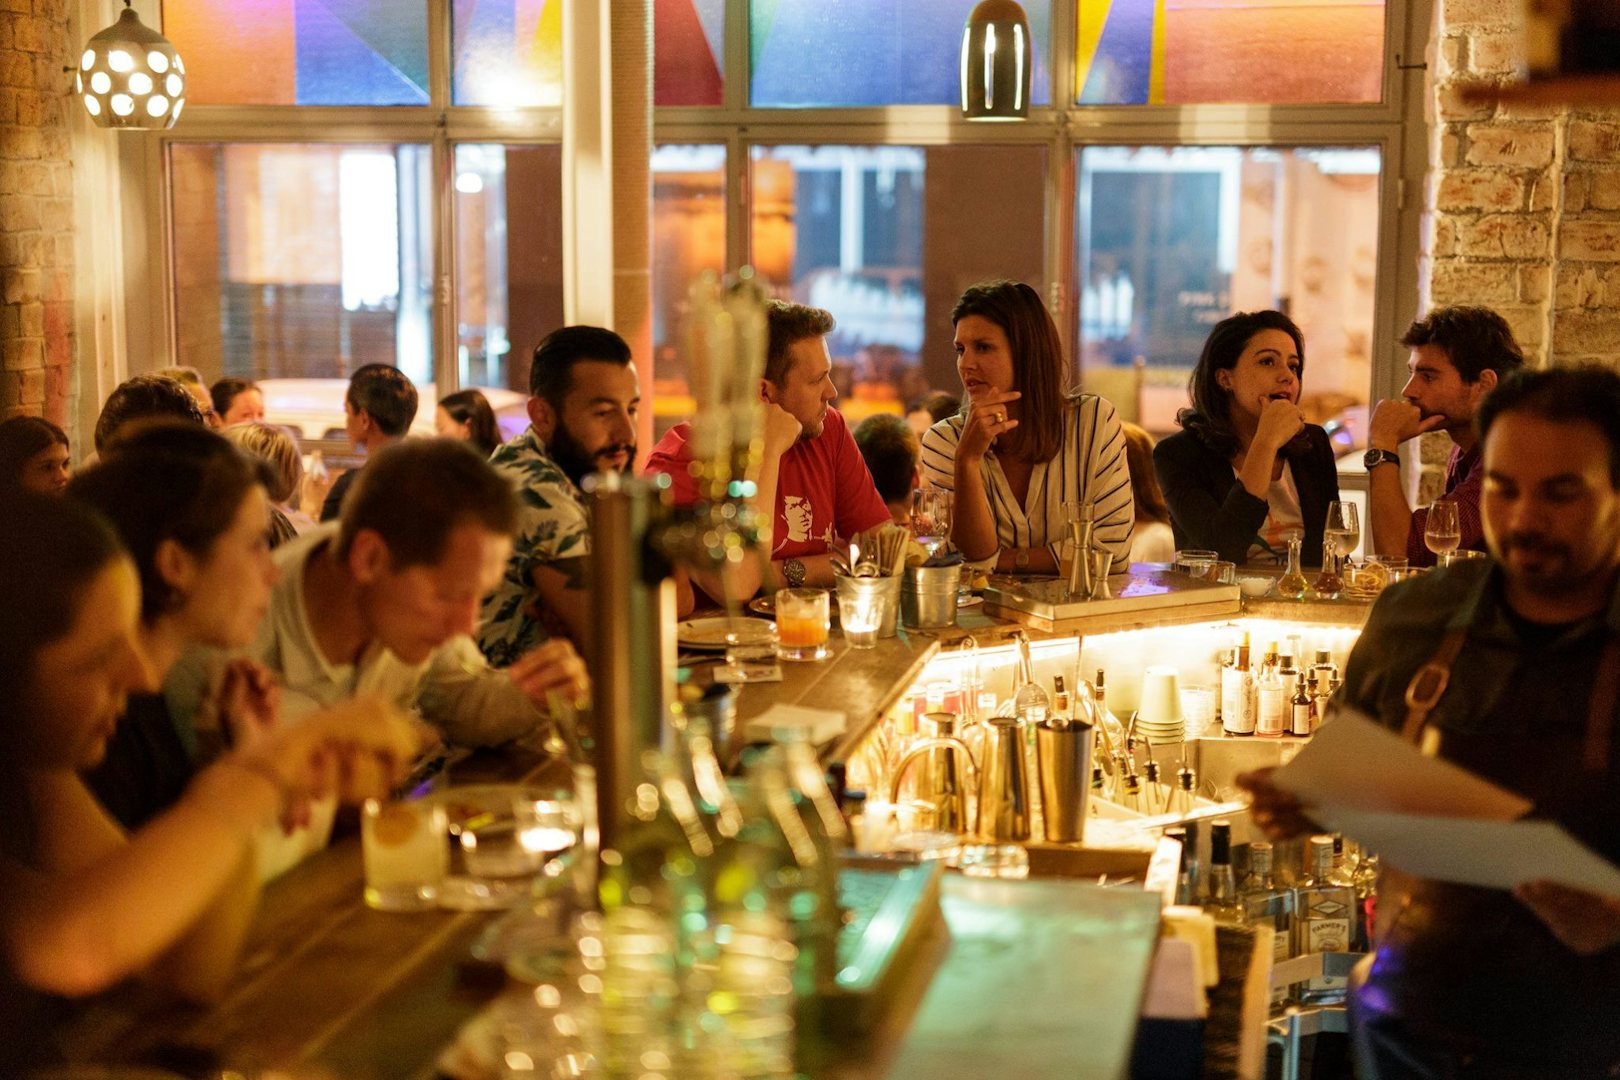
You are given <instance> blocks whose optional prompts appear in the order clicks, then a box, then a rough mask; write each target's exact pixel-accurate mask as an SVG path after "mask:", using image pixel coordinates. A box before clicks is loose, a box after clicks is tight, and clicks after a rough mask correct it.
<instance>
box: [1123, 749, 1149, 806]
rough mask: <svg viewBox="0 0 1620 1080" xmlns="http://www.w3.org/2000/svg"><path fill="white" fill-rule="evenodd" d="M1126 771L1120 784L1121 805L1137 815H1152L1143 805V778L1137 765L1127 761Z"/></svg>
mask: <svg viewBox="0 0 1620 1080" xmlns="http://www.w3.org/2000/svg"><path fill="white" fill-rule="evenodd" d="M1125 769H1126V772H1125V775H1124V776H1123V777H1122V778H1121V779H1120V782H1119V798H1118V800H1117V801H1118V802H1119V805H1121V806H1123V807H1124V808H1125V809H1127V810H1129V811H1131V812H1132V813H1135V814H1150V813H1152V811H1151V810H1148V809H1147V808H1145V807H1144V806H1143V805H1142V777H1141V776H1139V775H1138V774H1137V772H1136V765H1135V764H1134V763H1132V762H1131V761H1130V760H1129V759H1127V760H1126V762H1125Z"/></svg>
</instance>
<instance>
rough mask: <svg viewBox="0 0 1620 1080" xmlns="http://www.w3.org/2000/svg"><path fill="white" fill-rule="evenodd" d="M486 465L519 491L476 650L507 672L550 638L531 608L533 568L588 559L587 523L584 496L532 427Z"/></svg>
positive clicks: (485, 604)
mask: <svg viewBox="0 0 1620 1080" xmlns="http://www.w3.org/2000/svg"><path fill="white" fill-rule="evenodd" d="M489 463H490V464H491V465H493V466H495V468H496V469H498V470H500V471H501V472H502V473H503V474H505V475H506V477H507V478H508V479H509V480H511V482H512V487H513V489H514V490H516V492H517V496H518V532H517V536H516V537H514V538H513V541H512V557H511V558H510V559H509V560H507V563H506V573H504V574H503V575H502V576H501V581H500V584H498V585H496V586H495V591H494V592H492V593H490V594H489V595H488V596H486V597H484V602H483V608H482V610H481V611H480V612H479V616H478V647H479V648H480V649H482V650H483V651H484V655H485V656H486V657H488V658H489V662H490V663H491V664H493V665H495V666H496V667H506V666H508V665H510V664H511V663H512V662H513V661H514V660H516V659H518V657H520V656H523V655H524V654H525V653H527V652H529V651H530V650H531V649H533V648H534V647H535V646H537V645H540V644H541V643H543V642H544V641H545V640H546V639H547V638H548V637H549V636H550V634H549V633H548V632H547V630H546V628H545V626H544V625H543V624H542V623H541V621H540V620H539V619H537V618H536V617H535V613H534V611H533V609H532V607H533V605H534V604H536V603H538V602H539V598H538V595H537V594H536V592H535V589H534V576H533V574H534V568H535V567H537V566H541V565H544V564H548V563H557V562H561V561H563V560H565V559H579V558H584V557H585V556H587V555H589V554H590V553H591V522H590V514H589V512H588V511H587V509H586V507H585V497H584V495H583V493H581V492H580V490H579V488H578V487H576V486H575V485H574V482H573V481H572V480H570V479H569V478H568V474H566V473H564V472H563V471H562V469H561V468H560V467H559V466H558V465H557V463H556V462H555V461H553V460H552V458H551V455H550V454H549V453H548V452H547V451H546V444H545V442H544V441H543V440H542V439H541V438H540V436H539V435H537V434H536V433H535V430H534V428H532V427H531V428H529V429H528V430H526V431H524V433H523V434H522V435H519V436H518V437H517V438H515V439H513V440H512V441H511V442H508V443H504V444H502V445H501V446H498V447H496V448H495V453H494V454H492V455H491V456H490V459H489Z"/></svg>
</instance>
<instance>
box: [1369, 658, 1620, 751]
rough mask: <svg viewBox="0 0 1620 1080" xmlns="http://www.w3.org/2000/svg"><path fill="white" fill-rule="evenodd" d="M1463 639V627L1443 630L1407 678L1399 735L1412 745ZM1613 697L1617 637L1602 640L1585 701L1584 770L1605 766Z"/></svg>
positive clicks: (1617, 680) (1619, 666) (1617, 681)
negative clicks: (1436, 645) (1437, 643)
mask: <svg viewBox="0 0 1620 1080" xmlns="http://www.w3.org/2000/svg"><path fill="white" fill-rule="evenodd" d="M1467 640H1468V632H1467V631H1466V630H1463V629H1453V630H1448V631H1446V635H1445V637H1443V638H1441V639H1440V647H1439V648H1438V649H1436V650H1435V652H1434V655H1433V656H1432V657H1430V658H1429V661H1428V663H1426V664H1424V665H1423V666H1422V667H1420V668H1418V669H1417V670H1416V671H1415V672H1413V673H1412V679H1411V681H1410V682H1408V683H1407V684H1406V696H1405V700H1406V722H1405V723H1404V724H1403V725H1401V738H1403V739H1405V740H1406V741H1407V742H1409V743H1412V744H1414V745H1416V744H1417V743H1418V741H1419V739H1420V738H1421V737H1422V735H1423V729H1424V726H1425V725H1426V724H1427V723H1428V719H1429V713H1430V712H1431V711H1432V710H1433V709H1434V707H1435V705H1437V704H1439V701H1440V697H1441V695H1443V694H1444V693H1445V692H1446V687H1447V686H1448V685H1450V683H1451V665H1452V664H1454V663H1456V662H1457V656H1458V654H1459V653H1461V652H1462V647H1463V644H1464V642H1466V641H1467ZM1617 700H1620V638H1616V637H1610V638H1608V639H1607V640H1606V641H1604V643H1603V654H1602V656H1601V657H1600V658H1599V660H1598V669H1597V675H1596V677H1595V679H1594V680H1593V683H1592V696H1591V698H1590V700H1589V701H1588V703H1587V711H1586V738H1585V741H1584V743H1583V749H1582V752H1581V766H1582V768H1584V769H1586V770H1587V771H1588V772H1602V771H1603V770H1604V769H1607V768H1608V767H1609V759H1610V756H1611V754H1612V752H1613V742H1614V739H1613V732H1614V707H1615V703H1616V701H1617Z"/></svg>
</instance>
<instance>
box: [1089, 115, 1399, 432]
mask: <svg viewBox="0 0 1620 1080" xmlns="http://www.w3.org/2000/svg"><path fill="white" fill-rule="evenodd" d="M1379 168H1380V160H1379V152H1378V150H1377V149H1376V148H1351V149H1309V150H1305V149H1299V150H1281V149H1269V148H1268V149H1244V148H1239V147H1210V148H1191V147H1178V148H1157V147H1145V148H1130V147H1091V148H1088V149H1086V150H1083V151H1081V152H1080V192H1079V195H1080V198H1079V208H1078V209H1079V212H1078V214H1077V221H1078V223H1079V228H1080V245H1079V258H1080V267H1079V270H1080V273H1079V274H1078V277H1079V278H1080V281H1081V283H1082V286H1081V287H1082V291H1081V302H1080V351H1081V358H1082V360H1081V362H1082V368H1083V374H1084V378H1085V382H1086V385H1087V388H1088V389H1092V390H1095V391H1096V392H1098V393H1100V394H1103V395H1104V396H1105V397H1108V398H1110V399H1111V400H1112V401H1113V402H1114V403H1115V405H1117V406H1119V409H1120V412H1121V413H1122V414H1123V415H1124V416H1125V418H1126V419H1130V420H1136V421H1137V422H1138V423H1140V424H1141V425H1142V426H1143V427H1145V428H1147V429H1148V430H1149V431H1151V432H1153V433H1154V434H1156V435H1162V434H1165V433H1167V432H1171V431H1175V430H1177V425H1176V422H1175V414H1176V410H1177V409H1180V408H1181V407H1183V406H1184V405H1186V404H1187V376H1188V375H1189V374H1190V373H1191V371H1192V368H1193V365H1194V364H1196V363H1197V361H1198V354H1199V352H1200V351H1201V350H1202V348H1203V344H1204V338H1205V337H1206V336H1207V335H1208V333H1209V329H1210V327H1211V326H1213V325H1214V324H1215V323H1216V322H1219V321H1220V320H1221V319H1223V318H1225V317H1226V316H1228V315H1230V314H1232V313H1233V312H1237V311H1254V310H1257V309H1261V308H1276V309H1279V310H1281V311H1285V312H1287V313H1288V314H1289V316H1291V317H1292V318H1293V319H1294V321H1296V322H1297V323H1299V326H1300V329H1301V330H1302V331H1304V334H1305V346H1306V357H1307V361H1308V362H1307V364H1306V369H1305V379H1304V396H1303V398H1302V400H1301V403H1302V405H1303V406H1304V408H1305V411H1306V414H1307V415H1308V416H1309V417H1310V418H1311V420H1312V421H1313V422H1317V423H1323V422H1326V421H1328V420H1330V419H1333V418H1335V417H1338V418H1340V419H1341V420H1344V421H1348V422H1349V423H1350V424H1351V425H1352V427H1354V428H1355V430H1358V431H1359V430H1362V429H1361V428H1360V427H1359V426H1357V425H1359V424H1360V423H1361V416H1362V414H1361V413H1359V412H1356V411H1354V410H1353V407H1356V406H1364V405H1365V404H1366V401H1367V391H1368V387H1369V386H1370V385H1371V382H1372V367H1371V365H1372V359H1371V344H1372V323H1373V287H1374V284H1375V277H1376V270H1377V264H1378V243H1377V236H1378V177H1379ZM1138 365H1140V366H1138ZM1346 410H1352V411H1350V412H1348V413H1347V411H1346Z"/></svg>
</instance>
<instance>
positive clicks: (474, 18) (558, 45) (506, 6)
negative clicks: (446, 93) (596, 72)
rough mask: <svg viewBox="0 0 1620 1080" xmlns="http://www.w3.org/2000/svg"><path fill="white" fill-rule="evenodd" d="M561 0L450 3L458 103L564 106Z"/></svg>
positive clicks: (464, 0) (453, 82)
mask: <svg viewBox="0 0 1620 1080" xmlns="http://www.w3.org/2000/svg"><path fill="white" fill-rule="evenodd" d="M562 9H563V0H451V4H450V13H451V14H450V17H451V20H452V29H451V36H452V38H453V41H454V48H455V56H454V61H453V64H452V67H451V71H450V80H451V96H452V97H453V98H454V99H455V103H456V104H457V105H494V106H503V107H516V106H522V105H545V106H555V105H560V104H562Z"/></svg>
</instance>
